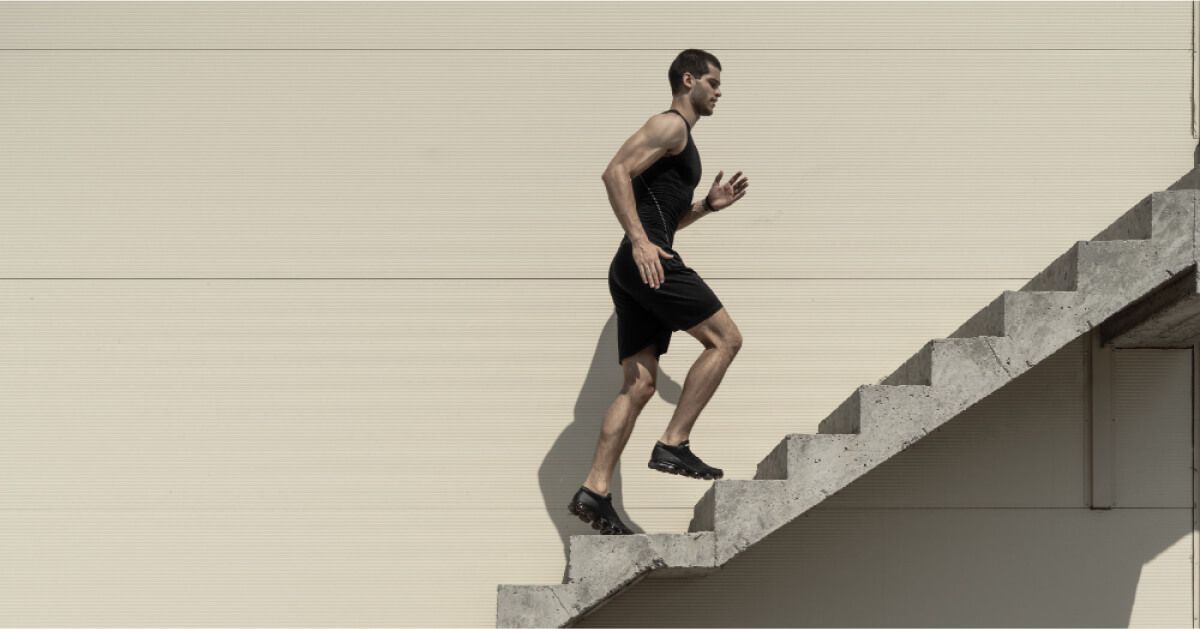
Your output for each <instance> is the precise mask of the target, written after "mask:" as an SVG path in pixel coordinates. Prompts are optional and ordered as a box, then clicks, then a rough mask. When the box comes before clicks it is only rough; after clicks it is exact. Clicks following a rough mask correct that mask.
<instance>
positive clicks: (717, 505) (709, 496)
mask: <svg viewBox="0 0 1200 629" xmlns="http://www.w3.org/2000/svg"><path fill="white" fill-rule="evenodd" d="M786 492H787V481H784V480H740V479H727V478H721V479H717V480H715V481H713V484H712V486H711V487H709V488H708V491H706V492H704V495H703V496H701V497H700V501H699V502H697V503H696V506H695V507H694V508H693V509H692V521H691V523H690V524H689V525H688V532H689V533H692V532H697V531H715V532H716V533H717V536H718V538H719V537H720V536H722V535H725V534H726V533H728V532H729V531H730V527H733V528H738V527H741V526H745V525H747V524H751V523H753V520H754V518H753V517H747V516H753V512H751V511H750V509H752V508H754V507H755V505H762V504H773V503H776V502H778V501H781V500H783V496H784V495H785V494H786Z"/></svg>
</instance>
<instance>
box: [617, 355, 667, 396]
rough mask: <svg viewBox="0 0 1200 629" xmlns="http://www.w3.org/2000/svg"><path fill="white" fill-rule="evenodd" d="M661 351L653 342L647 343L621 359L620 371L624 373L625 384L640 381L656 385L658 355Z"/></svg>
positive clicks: (627, 385)
mask: <svg viewBox="0 0 1200 629" xmlns="http://www.w3.org/2000/svg"><path fill="white" fill-rule="evenodd" d="M660 354H661V352H659V351H658V349H657V347H656V346H655V345H654V344H650V345H647V346H646V347H644V348H642V349H641V350H639V351H637V352H635V353H634V354H633V355H631V356H626V357H625V358H624V359H623V360H622V361H621V371H622V372H623V373H624V378H625V386H626V387H629V386H632V385H633V384H634V383H635V382H638V381H641V382H645V383H647V384H649V385H650V386H655V385H656V379H657V376H658V357H659V355H660Z"/></svg>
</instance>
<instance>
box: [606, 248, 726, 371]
mask: <svg viewBox="0 0 1200 629" xmlns="http://www.w3.org/2000/svg"><path fill="white" fill-rule="evenodd" d="M660 246H661V245H660ZM663 249H664V250H666V252H667V253H670V254H672V255H674V256H675V257H674V258H670V259H668V258H659V262H660V263H661V264H662V268H663V282H662V283H661V284H659V286H658V288H657V289H656V288H653V287H651V286H650V285H649V284H647V283H645V282H644V281H642V274H641V273H639V272H638V268H637V264H636V263H635V262H634V260H633V243H631V242H629V241H628V240H624V241H622V242H621V246H620V247H618V248H617V253H616V255H614V256H613V259H612V263H611V264H609V266H608V292H609V293H610V294H611V295H612V300H613V305H614V306H615V307H616V310H617V363H620V362H621V361H622V360H625V359H626V358H628V357H630V356H632V355H634V354H636V353H638V352H639V351H641V350H643V349H645V348H646V346H647V345H650V344H651V343H655V344H657V345H658V349H657V354H656V356H661V355H663V354H665V353H666V352H667V346H668V345H670V344H671V332H672V331H674V330H686V329H688V328H691V327H692V326H694V325H696V324H697V323H700V322H701V321H704V320H705V319H707V318H709V317H711V316H712V315H713V314H714V313H716V312H717V311H718V310H720V309H721V307H722V304H721V300H720V299H717V296H716V294H715V293H713V291H712V289H711V288H709V287H708V284H705V283H704V280H703V279H701V278H700V276H699V275H698V274H697V273H696V272H695V271H693V270H692V269H691V268H689V267H688V266H687V265H686V264H684V263H683V257H682V256H680V255H679V252H677V251H675V250H674V249H669V248H667V247H663Z"/></svg>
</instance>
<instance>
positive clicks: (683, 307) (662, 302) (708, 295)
mask: <svg viewBox="0 0 1200 629" xmlns="http://www.w3.org/2000/svg"><path fill="white" fill-rule="evenodd" d="M662 266H663V282H662V284H661V285H659V287H658V288H652V287H650V286H649V285H647V284H646V283H645V282H642V281H641V280H640V277H639V280H638V281H637V282H636V283H633V285H632V286H628V287H627V292H628V293H629V294H630V295H631V296H632V298H633V299H634V300H636V301H637V303H638V304H639V305H640V306H641V307H642V308H644V309H646V310H648V311H650V312H652V313H654V315H655V316H657V317H658V318H659V320H661V321H663V322H665V323H666V325H667V326H668V327H669V328H670V329H671V330H689V329H691V328H693V327H695V326H696V325H697V324H699V323H701V322H703V321H706V320H707V319H709V318H710V317H712V316H713V314H715V313H716V312H717V311H719V310H721V309H722V308H723V307H724V305H723V304H722V303H721V300H720V299H719V298H718V297H717V295H716V293H714V292H713V290H712V288H710V287H709V285H708V283H707V282H705V281H704V278H702V277H700V274H699V273H697V272H696V271H695V269H692V268H691V267H689V266H688V265H687V264H685V263H684V261H683V258H681V257H679V256H678V253H677V254H676V257H675V258H673V259H664V260H662ZM625 284H630V282H626V283H625Z"/></svg>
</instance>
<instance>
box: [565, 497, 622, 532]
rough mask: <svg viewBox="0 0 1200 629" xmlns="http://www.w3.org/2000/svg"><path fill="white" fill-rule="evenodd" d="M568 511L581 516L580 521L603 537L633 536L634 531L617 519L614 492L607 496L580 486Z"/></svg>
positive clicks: (568, 506)
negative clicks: (613, 504) (587, 524)
mask: <svg viewBox="0 0 1200 629" xmlns="http://www.w3.org/2000/svg"><path fill="white" fill-rule="evenodd" d="M567 509H568V510H569V511H570V512H571V513H572V514H574V515H576V516H579V519H580V520H583V521H584V522H587V523H589V524H591V525H592V528H594V529H596V530H598V531H600V533H601V534H603V535H633V531H631V530H629V527H627V526H625V523H624V522H622V521H621V518H619V517H617V512H616V510H614V509H613V506H612V492H609V493H608V495H607V496H601V495H600V494H598V493H596V492H594V491H592V490H590V489H588V488H587V487H584V486H582V485H581V486H580V487H579V491H577V492H575V496H574V497H572V498H571V504H569V505H567Z"/></svg>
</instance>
